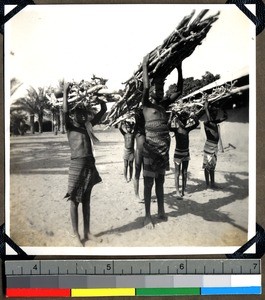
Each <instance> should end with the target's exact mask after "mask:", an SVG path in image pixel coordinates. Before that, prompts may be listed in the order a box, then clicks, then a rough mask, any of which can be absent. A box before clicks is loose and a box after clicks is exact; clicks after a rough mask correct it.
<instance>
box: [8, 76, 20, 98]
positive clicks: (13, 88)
mask: <svg viewBox="0 0 265 300" xmlns="http://www.w3.org/2000/svg"><path fill="white" fill-rule="evenodd" d="M22 84H23V83H22V82H20V80H19V79H17V78H15V77H13V78H11V80H10V94H11V96H12V95H13V94H14V93H15V91H16V90H17V89H18V88H19V87H20V86H21V85H22Z"/></svg>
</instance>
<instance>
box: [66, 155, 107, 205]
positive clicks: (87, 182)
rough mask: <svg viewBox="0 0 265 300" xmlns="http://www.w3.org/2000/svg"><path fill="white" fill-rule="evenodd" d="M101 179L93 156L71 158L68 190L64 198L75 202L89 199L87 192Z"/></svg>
mask: <svg viewBox="0 0 265 300" xmlns="http://www.w3.org/2000/svg"><path fill="white" fill-rule="evenodd" d="M101 181H102V179H101V177H100V175H99V173H98V171H97V169H96V166H95V159H94V157H93V156H91V157H82V158H75V159H71V162H70V167H69V176H68V191H67V194H66V195H65V197H64V198H68V200H72V201H75V202H84V201H86V200H88V197H87V195H88V194H87V193H88V192H90V190H91V189H92V187H93V186H94V185H95V184H97V183H99V182H101Z"/></svg>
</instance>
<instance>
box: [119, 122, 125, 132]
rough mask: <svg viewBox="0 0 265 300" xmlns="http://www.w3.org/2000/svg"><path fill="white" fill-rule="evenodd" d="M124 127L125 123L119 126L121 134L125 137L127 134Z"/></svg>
mask: <svg viewBox="0 0 265 300" xmlns="http://www.w3.org/2000/svg"><path fill="white" fill-rule="evenodd" d="M123 125H124V124H123V122H121V123H120V124H119V130H120V132H121V134H122V135H125V133H126V132H125V130H124V129H123Z"/></svg>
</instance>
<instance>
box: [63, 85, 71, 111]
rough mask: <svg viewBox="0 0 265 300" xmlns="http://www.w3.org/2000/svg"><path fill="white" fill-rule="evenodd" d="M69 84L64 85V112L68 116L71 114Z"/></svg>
mask: <svg viewBox="0 0 265 300" xmlns="http://www.w3.org/2000/svg"><path fill="white" fill-rule="evenodd" d="M69 86H70V84H69V82H65V83H64V88H63V112H64V113H65V114H66V113H68V112H69V105H68V93H69Z"/></svg>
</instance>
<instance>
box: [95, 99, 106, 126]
mask: <svg viewBox="0 0 265 300" xmlns="http://www.w3.org/2000/svg"><path fill="white" fill-rule="evenodd" d="M106 111H107V105H106V103H105V102H104V101H101V102H100V111H99V112H98V113H97V114H96V115H95V117H94V119H93V120H92V121H91V124H92V126H95V125H96V124H98V123H99V121H100V120H101V118H102V117H103V116H104V114H105V112H106Z"/></svg>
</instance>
